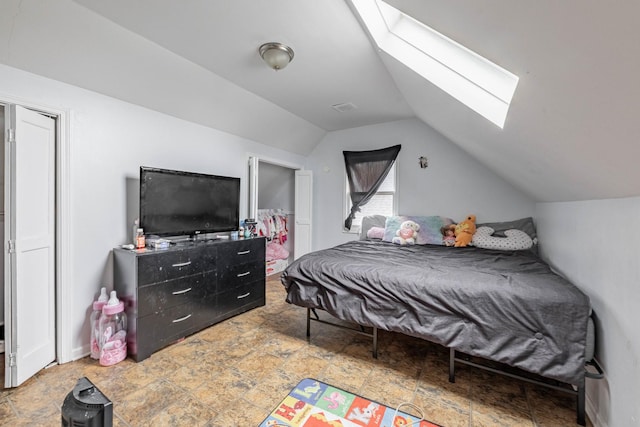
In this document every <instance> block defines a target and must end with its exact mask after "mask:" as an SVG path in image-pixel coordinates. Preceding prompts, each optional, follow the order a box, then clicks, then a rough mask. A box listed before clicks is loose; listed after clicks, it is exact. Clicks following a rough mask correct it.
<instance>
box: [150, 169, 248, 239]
mask: <svg viewBox="0 0 640 427" xmlns="http://www.w3.org/2000/svg"><path fill="white" fill-rule="evenodd" d="M239 222H240V178H234V177H228V176H218V175H207V174H202V173H193V172H183V171H176V170H168V169H159V168H152V167H147V166H141V167H140V227H141V228H143V229H144V233H145V234H147V235H149V234H152V235H157V236H184V235H189V236H196V235H198V234H204V233H217V232H223V231H233V230H237V229H238V226H239Z"/></svg>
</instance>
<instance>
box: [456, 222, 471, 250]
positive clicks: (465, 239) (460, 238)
mask: <svg viewBox="0 0 640 427" xmlns="http://www.w3.org/2000/svg"><path fill="white" fill-rule="evenodd" d="M475 232H476V216H475V215H469V216H468V217H467V219H465V220H464V221H462V222H460V223H458V225H456V233H455V234H456V243H455V244H454V246H456V247H464V246H467V245H468V244H469V243H471V239H472V238H473V235H474V234H475Z"/></svg>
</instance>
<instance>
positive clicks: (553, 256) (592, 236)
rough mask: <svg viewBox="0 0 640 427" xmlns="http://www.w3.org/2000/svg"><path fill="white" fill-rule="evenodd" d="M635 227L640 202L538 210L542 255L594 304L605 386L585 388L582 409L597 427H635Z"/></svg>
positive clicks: (638, 314)
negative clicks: (585, 406)
mask: <svg viewBox="0 0 640 427" xmlns="http://www.w3.org/2000/svg"><path fill="white" fill-rule="evenodd" d="M638 219H640V198H638V197H634V198H626V199H610V200H595V201H584V202H567V203H539V204H537V206H536V220H537V230H538V236H539V240H540V251H541V255H542V256H543V257H544V258H545V259H546V260H547V261H548V262H549V263H550V264H551V265H552V267H554V268H555V269H556V270H557V271H558V272H560V273H561V274H563V275H564V276H565V277H567V278H568V279H569V280H570V281H572V282H573V283H574V284H575V285H576V286H578V287H579V288H581V289H582V290H583V291H584V292H585V293H586V294H587V295H589V297H590V298H591V304H592V306H593V310H594V313H595V324H596V335H597V340H596V359H597V360H598V361H599V362H600V364H601V365H602V367H603V368H604V371H605V373H606V378H605V379H603V380H587V409H588V413H589V415H590V417H592V419H593V417H594V416H595V417H596V419H595V420H594V422H595V425H599V426H611V427H616V426H640V366H639V363H638V362H639V358H640V330H639V329H638V325H639V324H640V249H638V243H639V242H640V227H638V226H637V224H636V222H637V221H638ZM618 228H620V230H618Z"/></svg>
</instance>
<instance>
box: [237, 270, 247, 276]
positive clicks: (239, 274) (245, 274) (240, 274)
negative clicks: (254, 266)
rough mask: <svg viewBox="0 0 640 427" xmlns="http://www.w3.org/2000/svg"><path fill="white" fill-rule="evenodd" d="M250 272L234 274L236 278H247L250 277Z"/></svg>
mask: <svg viewBox="0 0 640 427" xmlns="http://www.w3.org/2000/svg"><path fill="white" fill-rule="evenodd" d="M250 274H251V272H250V271H245V272H244V273H238V274H236V277H244V276H248V275H250Z"/></svg>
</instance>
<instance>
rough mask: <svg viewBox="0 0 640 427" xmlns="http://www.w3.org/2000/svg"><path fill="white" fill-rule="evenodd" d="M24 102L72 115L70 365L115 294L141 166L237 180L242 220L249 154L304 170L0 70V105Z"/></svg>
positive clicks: (229, 139) (251, 145) (296, 159)
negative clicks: (119, 253)
mask: <svg viewBox="0 0 640 427" xmlns="http://www.w3.org/2000/svg"><path fill="white" fill-rule="evenodd" d="M3 98H4V99H7V98H12V99H16V98H17V99H23V100H25V102H30V103H34V104H40V105H49V106H52V107H54V108H56V109H59V110H68V111H70V127H71V129H70V132H69V134H70V144H69V145H70V165H69V168H70V189H69V192H70V199H71V209H70V210H71V212H70V218H65V220H66V221H70V223H71V227H72V229H71V233H70V234H71V235H70V242H69V245H70V256H71V260H70V269H71V272H70V277H69V280H68V281H67V282H66V283H64V286H65V287H69V288H70V289H71V292H70V293H69V295H71V296H72V297H71V298H72V300H71V301H70V304H69V305H68V307H67V310H70V311H71V313H70V314H69V317H70V318H71V319H72V324H71V325H70V329H71V331H70V336H71V338H70V341H69V342H65V343H63V345H64V346H69V347H70V350H71V353H72V355H73V356H72V358H79V357H81V356H83V355H85V354H88V349H89V347H88V343H89V328H88V324H87V323H88V318H89V306H90V305H91V302H92V300H93V299H94V298H95V297H96V296H97V294H98V290H99V289H100V286H101V285H106V286H107V287H108V288H109V289H111V288H112V286H113V283H112V255H111V249H112V248H113V247H115V246H118V245H120V244H122V243H125V242H128V241H129V240H130V234H131V232H130V230H131V223H130V217H131V215H132V213H131V212H135V211H136V210H137V206H132V204H135V203H136V201H135V197H132V195H131V188H132V187H135V183H136V180H137V179H138V176H139V167H140V166H141V165H146V166H156V167H161V168H167V169H179V170H186V171H194V172H203V173H212V174H217V175H228V176H236V177H240V178H242V187H241V196H242V204H241V207H240V208H241V212H240V215H241V217H246V215H247V197H248V191H247V182H248V181H247V170H248V167H247V161H248V153H254V154H257V155H263V156H265V157H269V158H272V159H277V160H280V161H282V162H285V163H293V164H304V158H302V157H301V156H298V155H294V154H291V153H287V152H284V151H281V150H277V149H273V148H271V147H267V146H265V145H262V144H258V143H255V142H252V141H249V140H246V139H242V138H239V137H236V136H233V135H230V134H227V133H224V132H221V131H217V130H214V129H210V128H206V127H204V126H200V125H196V124H193V123H189V122H186V121H184V120H180V119H176V118H174V117H171V116H167V115H164V114H161V113H157V112H154V111H151V110H148V109H145V108H142V107H138V106H135V105H132V104H128V103H125V102H122V101H118V100H116V99H113V98H109V97H106V96H103V95H99V94H96V93H94V92H90V91H86V90H84V89H79V88H76V87H73V86H70V85H67V84H64V83H60V82H56V81H53V80H49V79H46V78H42V77H39V76H35V75H33V74H30V73H27V72H24V71H20V70H17V69H14V68H10V67H7V66H4V65H0V100H1V99H3Z"/></svg>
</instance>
